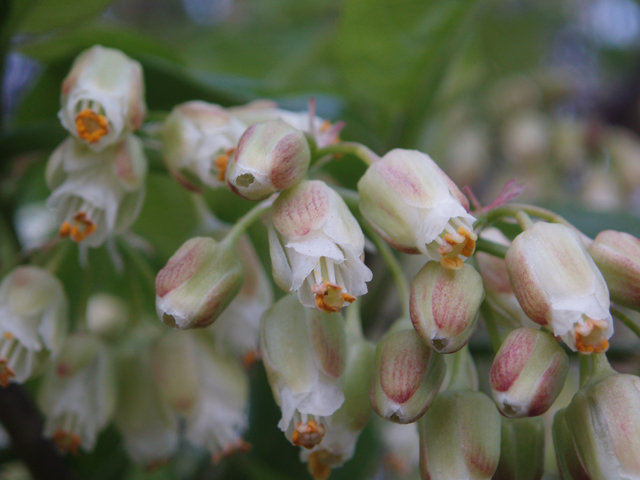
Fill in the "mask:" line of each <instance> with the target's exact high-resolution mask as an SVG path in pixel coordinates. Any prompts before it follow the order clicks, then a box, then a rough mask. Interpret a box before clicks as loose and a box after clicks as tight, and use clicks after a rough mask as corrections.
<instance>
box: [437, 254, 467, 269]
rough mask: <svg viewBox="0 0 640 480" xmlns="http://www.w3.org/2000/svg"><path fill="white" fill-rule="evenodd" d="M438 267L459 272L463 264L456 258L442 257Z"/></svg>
mask: <svg viewBox="0 0 640 480" xmlns="http://www.w3.org/2000/svg"><path fill="white" fill-rule="evenodd" d="M440 265H442V266H443V267H444V268H448V269H449V270H460V269H461V268H462V267H463V266H464V262H463V261H462V260H461V259H459V258H458V257H455V258H447V257H442V258H441V259H440Z"/></svg>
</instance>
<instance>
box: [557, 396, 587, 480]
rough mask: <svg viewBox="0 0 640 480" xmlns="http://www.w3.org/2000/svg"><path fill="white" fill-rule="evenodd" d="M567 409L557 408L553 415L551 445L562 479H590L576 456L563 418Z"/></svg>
mask: <svg viewBox="0 0 640 480" xmlns="http://www.w3.org/2000/svg"><path fill="white" fill-rule="evenodd" d="M566 411H567V409H566V408H563V409H562V410H558V411H557V412H556V414H555V415H554V417H553V428H552V432H553V446H554V449H555V453H556V461H557V463H558V471H559V473H560V477H561V478H562V480H591V477H590V476H589V474H588V473H587V471H586V470H585V468H584V465H583V464H582V461H581V460H580V457H578V452H576V446H575V444H574V443H573V438H572V437H571V431H570V430H569V426H568V425H567V421H566V419H565V414H566Z"/></svg>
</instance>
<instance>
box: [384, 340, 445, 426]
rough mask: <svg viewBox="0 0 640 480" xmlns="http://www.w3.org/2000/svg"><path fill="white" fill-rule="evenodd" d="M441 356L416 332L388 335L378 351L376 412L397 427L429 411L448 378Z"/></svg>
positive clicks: (413, 420)
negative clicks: (396, 424) (445, 378)
mask: <svg viewBox="0 0 640 480" xmlns="http://www.w3.org/2000/svg"><path fill="white" fill-rule="evenodd" d="M445 370H446V366H445V363H444V359H443V358H442V356H441V355H440V354H438V353H436V352H434V351H433V350H431V349H430V348H429V347H427V346H426V345H425V344H424V342H423V341H422V340H421V339H420V337H419V336H418V334H417V333H416V332H415V331H413V330H402V331H398V332H393V333H390V334H387V335H385V336H384V337H383V338H382V340H380V342H379V343H378V346H377V347H376V363H375V367H374V380H373V386H372V387H371V404H372V405H373V410H374V411H375V412H376V413H377V414H378V415H380V416H381V417H383V418H385V419H387V420H390V421H392V422H396V423H411V422H415V421H416V420H417V419H418V418H420V417H421V416H422V415H424V413H425V412H426V411H427V409H428V408H429V406H430V405H431V403H432V402H433V399H434V398H435V397H436V395H437V394H438V390H439V388H440V386H441V385H442V382H443V380H444V377H445Z"/></svg>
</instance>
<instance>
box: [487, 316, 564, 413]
mask: <svg viewBox="0 0 640 480" xmlns="http://www.w3.org/2000/svg"><path fill="white" fill-rule="evenodd" d="M568 372H569V357H568V356H567V354H566V353H565V352H564V350H563V349H562V347H560V345H559V344H558V342H557V341H556V339H555V338H553V337H552V336H551V335H549V334H548V333H546V332H543V331H541V330H536V329H535V328H519V329H517V330H513V331H512V332H511V333H510V334H509V336H508V337H507V338H506V339H505V341H504V343H503V344H502V346H501V347H500V350H498V353H497V354H496V358H495V359H494V360H493V365H492V366H491V375H490V381H491V391H492V394H493V398H494V400H495V401H496V405H497V407H498V410H500V412H501V413H502V414H503V415H505V416H507V417H511V418H519V417H535V416H537V415H541V414H543V413H544V412H546V411H547V410H548V409H549V407H550V406H551V405H552V404H553V402H554V401H555V400H556V398H557V397H558V395H559V394H560V391H561V390H562V387H563V386H564V381H565V379H566V378H567V373H568Z"/></svg>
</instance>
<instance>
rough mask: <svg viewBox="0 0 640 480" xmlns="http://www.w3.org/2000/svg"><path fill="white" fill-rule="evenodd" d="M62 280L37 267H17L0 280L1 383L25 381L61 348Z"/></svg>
mask: <svg viewBox="0 0 640 480" xmlns="http://www.w3.org/2000/svg"><path fill="white" fill-rule="evenodd" d="M67 308H68V307H67V297H66V296H65V293H64V289H63V287H62V283H60V280H58V279H57V278H56V277H54V276H53V275H51V274H50V273H49V272H48V271H46V270H43V269H41V268H38V267H18V268H16V269H14V270H12V271H11V272H10V273H9V274H8V275H7V276H6V277H5V278H4V279H3V280H2V283H0V385H1V386H3V387H6V386H7V385H9V382H10V381H15V382H18V383H22V382H24V381H26V380H27V379H28V378H29V377H31V376H32V375H33V374H36V373H38V370H40V368H41V367H42V366H43V365H44V364H45V363H46V362H47V361H48V360H49V359H50V358H51V357H55V355H56V354H57V353H58V352H59V351H60V349H61V347H62V345H63V343H64V341H65V338H66V336H67Z"/></svg>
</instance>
